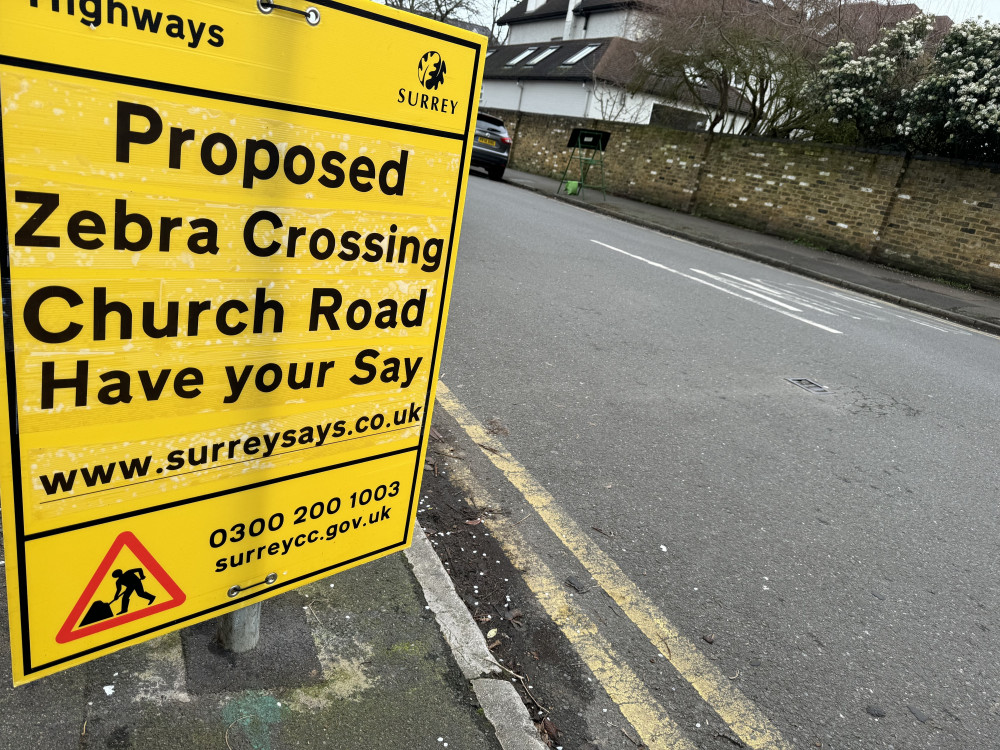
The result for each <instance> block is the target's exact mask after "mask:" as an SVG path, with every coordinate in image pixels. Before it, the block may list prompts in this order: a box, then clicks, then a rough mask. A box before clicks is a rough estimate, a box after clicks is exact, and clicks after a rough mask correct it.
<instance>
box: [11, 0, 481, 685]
mask: <svg viewBox="0 0 1000 750" xmlns="http://www.w3.org/2000/svg"><path fill="white" fill-rule="evenodd" d="M0 18H2V19H3V23H2V24H0V100H2V102H0V105H2V113H3V114H2V121H0V129H2V153H3V165H2V166H3V175H2V178H3V183H4V189H5V196H4V211H3V214H2V216H0V219H2V221H3V224H4V231H5V236H6V248H7V255H6V257H5V262H4V264H3V266H2V268H0V274H2V304H3V314H4V322H5V325H4V329H3V344H4V353H5V354H4V357H3V358H0V361H2V366H0V368H2V372H0V377H2V382H3V383H4V388H3V389H0V393H2V396H0V397H2V399H3V402H2V407H3V409H2V413H3V414H4V415H5V419H4V424H3V425H0V499H2V507H3V522H4V537H5V545H6V559H7V565H6V571H7V583H8V597H9V605H10V606H9V609H10V626H11V642H12V654H13V662H14V680H15V683H21V682H25V681H28V680H32V679H36V678H38V677H41V676H44V675H47V674H51V673H53V672H55V671H58V670H60V669H63V668H66V667H68V666H72V665H74V664H79V663H81V662H83V661H86V660H88V659H93V658H95V657H97V656H100V655H103V654H106V653H108V652H110V651H113V650H115V649H118V648H122V647H124V646H127V645H130V644H134V643H138V642H140V641H143V640H146V639H149V638H152V637H154V636H157V635H161V634H163V633H166V632H169V631H171V630H175V629H178V628H181V627H184V626H187V625H191V624H193V623H196V622H199V621H202V620H206V619H209V618H213V617H218V616H220V615H223V614H225V613H226V612H228V611H234V610H236V609H239V608H242V607H244V606H246V605H247V604H248V603H254V602H260V601H261V600H263V599H265V598H267V597H270V596H274V595H276V594H278V593H280V592H283V591H287V590H289V589H291V588H293V587H296V586H300V585H302V584H305V583H308V582H310V581H313V580H316V579H318V578H321V577H324V576H327V575H330V574H331V573H334V572H337V571H339V570H344V569H347V568H349V567H352V566H356V565H360V564H362V563H364V562H366V561H369V560H373V559H375V558H377V557H380V556H383V555H386V554H389V553H391V552H394V551H397V550H400V549H402V548H404V547H406V546H407V545H408V544H409V542H410V534H411V530H412V527H413V519H414V514H415V512H416V511H415V508H416V501H417V498H418V496H419V484H420V476H421V467H422V465H423V455H424V453H425V451H426V446H427V434H428V426H429V424H430V419H431V409H432V406H433V403H434V386H435V383H436V379H437V371H438V366H439V362H440V353H441V347H442V342H443V336H444V330H445V320H446V316H447V310H448V300H449V294H450V288H451V281H452V268H453V263H454V258H455V253H456V249H457V246H458V239H459V230H460V227H461V218H462V207H463V205H464V196H465V186H466V175H467V171H468V163H469V155H470V150H469V145H470V142H471V138H472V136H473V133H474V124H475V115H476V111H477V108H478V95H479V88H480V79H481V75H482V64H483V59H484V58H483V54H484V46H485V39H483V38H482V37H479V36H477V35H475V34H471V33H469V32H466V31H463V30H461V29H456V28H452V27H448V26H444V25H442V24H439V23H436V22H433V21H429V20H426V19H423V18H418V17H415V16H411V15H408V14H405V13H402V12H400V11H396V10H393V9H389V8H385V7H383V6H380V5H376V4H374V3H369V2H367V1H366V0H339V1H338V2H332V0H331V1H327V0H313V4H312V6H306V5H304V4H303V5H299V4H298V3H293V2H292V1H291V0H288V3H287V4H286V5H277V4H274V3H271V2H267V0H260V2H259V3H257V2H255V1H254V0H234V1H233V2H227V3H222V4H220V3H204V2H196V1H194V0H169V1H168V0H143V2H141V3H140V2H136V3H130V2H124V3H107V4H105V3H82V2H81V3H73V2H65V1H63V0H0ZM276 50H280V54H275V51H276Z"/></svg>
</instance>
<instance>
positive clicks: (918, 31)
mask: <svg viewBox="0 0 1000 750" xmlns="http://www.w3.org/2000/svg"><path fill="white" fill-rule="evenodd" d="M933 21H934V18H933V16H930V15H926V14H925V15H917V16H914V17H913V18H911V19H909V20H907V21H903V22H902V23H899V24H897V25H896V26H894V27H892V28H891V29H887V30H886V31H884V32H883V33H882V37H881V39H880V40H879V41H878V42H876V43H875V44H874V45H872V47H871V48H870V49H868V51H867V52H866V53H865V54H863V55H860V56H855V54H854V52H855V51H854V45H853V44H851V43H850V42H841V43H840V44H837V45H835V46H834V47H832V48H830V50H829V51H828V52H827V54H826V56H825V57H824V58H823V59H822V60H821V61H820V64H819V68H818V70H817V72H816V75H815V77H814V78H813V80H812V81H811V82H810V83H809V84H808V86H807V88H806V92H807V95H808V96H810V97H812V98H813V99H814V101H815V102H816V103H817V105H818V107H819V108H820V109H823V110H825V111H827V112H828V113H829V122H830V123H831V124H833V125H844V124H852V125H853V126H854V128H855V129H856V134H857V140H858V141H859V142H860V143H861V144H862V145H868V146H887V145H902V141H903V136H902V131H901V129H900V125H901V124H902V123H903V121H904V120H905V118H906V116H907V114H908V112H909V109H910V107H911V104H910V101H909V99H908V95H907V91H908V90H909V88H910V87H912V86H914V85H915V84H916V82H917V81H919V80H920V79H921V76H922V74H923V72H924V70H925V68H926V66H927V56H926V54H925V39H926V38H927V35H928V34H929V33H930V31H931V30H932V29H933Z"/></svg>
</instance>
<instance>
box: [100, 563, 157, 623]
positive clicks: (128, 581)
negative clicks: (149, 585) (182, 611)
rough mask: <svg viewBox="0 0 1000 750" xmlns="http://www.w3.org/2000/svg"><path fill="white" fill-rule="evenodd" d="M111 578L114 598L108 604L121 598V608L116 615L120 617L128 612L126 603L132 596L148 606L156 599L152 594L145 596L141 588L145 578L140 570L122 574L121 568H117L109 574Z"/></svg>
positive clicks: (135, 569) (133, 569)
mask: <svg viewBox="0 0 1000 750" xmlns="http://www.w3.org/2000/svg"><path fill="white" fill-rule="evenodd" d="M111 577H112V578H114V579H115V598H114V599H112V600H111V602H110V604H114V602H115V601H117V600H118V598H119V597H121V600H122V608H121V611H120V612H119V613H118V614H120V615H123V614H125V613H126V612H128V602H129V598H130V597H131V596H132V594H137V595H138V596H140V597H142V598H143V599H145V600H146V601H147V602H148V604H152V603H153V600H154V599H156V597H155V596H153V595H152V594H147V593H146V592H145V590H144V589H143V587H142V582H143V581H144V580H145V578H146V574H145V573H143V572H142V568H132V569H131V570H126V571H124V572H123V571H122V569H121V568H118V569H117V570H115V571H114V572H113V573H112V574H111Z"/></svg>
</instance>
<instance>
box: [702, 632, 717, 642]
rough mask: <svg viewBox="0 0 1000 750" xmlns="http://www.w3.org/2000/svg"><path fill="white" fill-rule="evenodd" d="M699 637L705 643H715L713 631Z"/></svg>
mask: <svg viewBox="0 0 1000 750" xmlns="http://www.w3.org/2000/svg"><path fill="white" fill-rule="evenodd" d="M701 639H702V640H703V641H705V643H715V634H714V633H713V634H712V635H703V636H702V637H701Z"/></svg>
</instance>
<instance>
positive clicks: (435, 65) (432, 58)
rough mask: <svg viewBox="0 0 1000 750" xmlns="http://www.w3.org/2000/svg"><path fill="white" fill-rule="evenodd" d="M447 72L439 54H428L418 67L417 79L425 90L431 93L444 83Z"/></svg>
mask: <svg viewBox="0 0 1000 750" xmlns="http://www.w3.org/2000/svg"><path fill="white" fill-rule="evenodd" d="M447 72H448V69H447V68H446V67H445V64H444V60H443V59H442V57H441V55H439V54H438V53H437V52H428V53H426V54H425V55H424V56H423V57H421V58H420V63H419V64H418V65H417V79H418V80H419V81H420V83H421V85H422V86H423V87H424V88H426V89H430V90H431V91H433V90H435V89H436V88H437V87H438V86H439V85H441V84H442V83H444V74H445V73H447Z"/></svg>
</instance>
